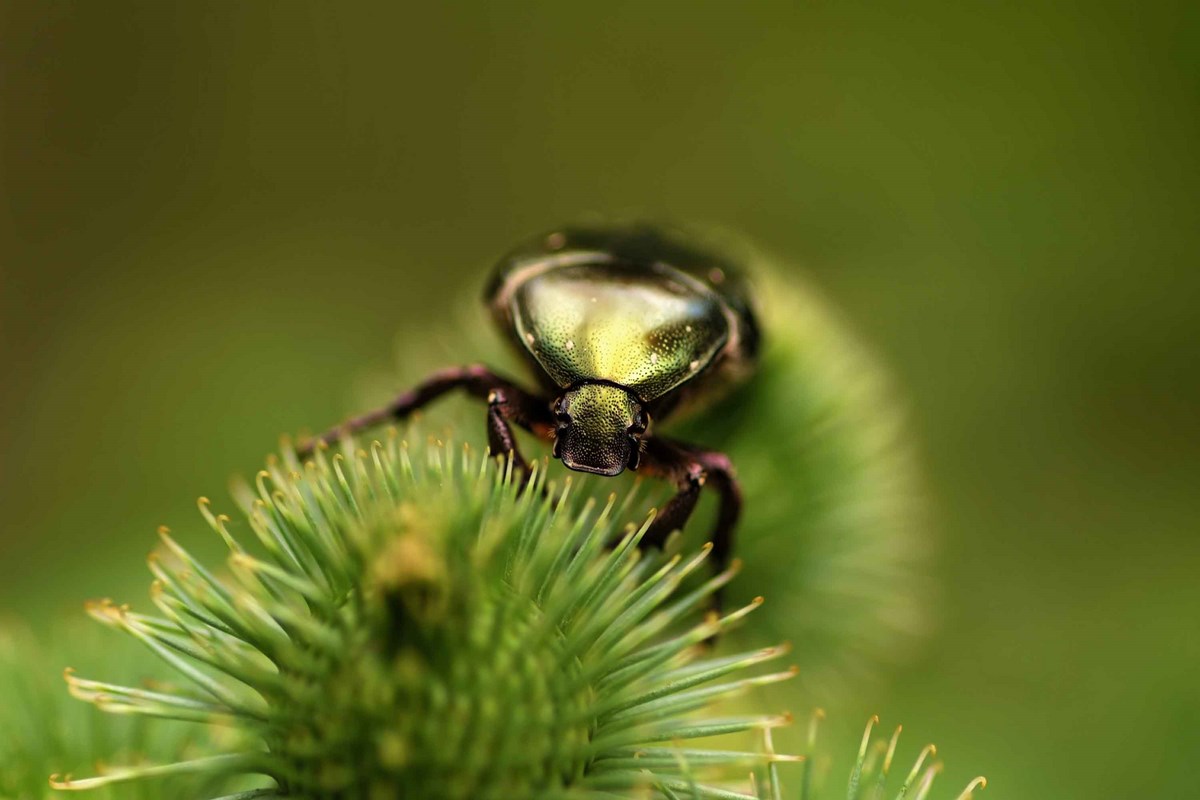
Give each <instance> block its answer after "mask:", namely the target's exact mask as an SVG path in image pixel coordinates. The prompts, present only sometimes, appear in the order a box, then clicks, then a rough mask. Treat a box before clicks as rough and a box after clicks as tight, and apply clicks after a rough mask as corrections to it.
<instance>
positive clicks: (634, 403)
mask: <svg viewBox="0 0 1200 800" xmlns="http://www.w3.org/2000/svg"><path fill="white" fill-rule="evenodd" d="M554 417H555V420H556V423H557V427H556V430H555V438H554V457H555V458H558V459H561V460H562V462H563V464H565V465H566V466H567V467H568V468H569V469H573V470H577V471H579V472H593V473H595V474H597V475H608V476H612V475H620V474H621V472H622V471H624V469H625V468H626V467H629V468H630V469H636V468H637V465H638V459H639V457H640V455H641V436H642V434H643V433H645V432H646V425H647V424H648V422H649V420H648V419H647V416H646V412H645V411H644V410H643V409H642V404H641V403H640V402H638V400H637V398H636V397H634V396H633V395H632V394H630V393H629V392H628V391H626V390H625V389H622V388H621V387H619V386H613V385H612V384H607V383H585V384H583V385H581V386H577V387H576V388H574V389H571V390H570V391H567V392H565V393H564V394H563V395H562V396H561V397H559V398H558V400H556V401H555V402H554Z"/></svg>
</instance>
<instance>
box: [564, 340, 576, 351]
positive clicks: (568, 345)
mask: <svg viewBox="0 0 1200 800" xmlns="http://www.w3.org/2000/svg"><path fill="white" fill-rule="evenodd" d="M563 347H565V348H567V349H568V350H574V349H575V340H574V339H567V342H566V344H564V345H563Z"/></svg>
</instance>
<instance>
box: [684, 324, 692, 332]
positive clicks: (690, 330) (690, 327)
mask: <svg viewBox="0 0 1200 800" xmlns="http://www.w3.org/2000/svg"><path fill="white" fill-rule="evenodd" d="M683 329H684V330H685V331H687V332H688V333H691V332H692V326H691V325H685V326H684V328H683Z"/></svg>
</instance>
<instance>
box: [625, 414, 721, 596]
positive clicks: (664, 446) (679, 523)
mask: <svg viewBox="0 0 1200 800" xmlns="http://www.w3.org/2000/svg"><path fill="white" fill-rule="evenodd" d="M639 470H646V471H647V472H649V473H650V474H652V475H657V476H659V477H662V478H665V479H667V480H669V481H671V482H673V483H674V484H675V485H676V487H678V489H679V493H678V494H676V495H675V496H674V497H672V498H671V500H670V501H669V502H668V503H667V504H666V505H665V506H664V507H663V508H662V511H661V513H659V515H658V516H657V517H655V518H654V522H652V523H650V529H649V530H648V531H646V535H645V537H644V538H643V539H642V542H643V544H646V545H650V546H653V547H662V545H663V543H664V542H665V541H666V539H667V536H669V535H670V534H671V531H674V530H677V529H679V528H682V527H683V525H684V523H686V522H687V520H688V517H690V516H691V514H692V511H693V510H695V508H696V501H697V500H698V499H699V497H700V489H701V487H703V486H709V487H711V488H713V489H716V491H717V493H718V494H719V496H720V504H719V507H718V509H717V521H716V524H715V525H714V526H713V530H712V544H713V566H714V568H715V570H716V571H717V572H720V571H722V570H724V569H725V567H727V566H728V565H729V559H730V555H731V553H732V549H733V532H734V529H735V528H736V527H737V521H738V517H739V516H741V511H742V493H741V489H739V487H738V484H737V480H736V479H735V478H734V477H733V465H732V464H731V463H730V462H729V457H728V456H726V455H725V454H724V453H715V452H712V451H708V450H698V449H695V448H692V447H689V446H688V445H684V444H680V443H678V442H672V441H670V440H668V439H657V438H651V439H649V440H648V441H647V442H646V449H645V451H644V452H643V453H642V461H641V464H640V465H639Z"/></svg>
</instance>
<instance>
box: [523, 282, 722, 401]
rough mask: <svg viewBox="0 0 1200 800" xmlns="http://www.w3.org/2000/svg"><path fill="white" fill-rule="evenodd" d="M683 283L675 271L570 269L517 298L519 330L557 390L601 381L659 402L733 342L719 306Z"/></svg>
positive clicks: (528, 287)
mask: <svg viewBox="0 0 1200 800" xmlns="http://www.w3.org/2000/svg"><path fill="white" fill-rule="evenodd" d="M684 280H685V278H684V276H683V275H681V274H680V273H678V271H676V270H673V269H670V268H669V267H657V268H653V269H649V270H646V269H637V268H633V267H627V266H622V265H612V264H602V265H591V264H583V265H577V266H570V267H564V268H562V269H557V270H553V271H550V272H545V273H543V274H541V275H538V276H536V277H533V278H531V279H529V280H527V281H525V282H524V283H523V284H522V285H521V286H520V287H519V288H518V289H517V290H516V291H515V292H514V293H513V300H512V314H513V322H514V324H515V326H516V332H517V335H518V336H519V337H520V338H521V341H522V342H524V344H525V346H526V348H527V349H528V350H529V352H530V354H531V355H533V357H534V358H535V359H537V361H538V363H539V364H541V366H542V368H543V369H545V370H546V373H547V374H548V375H549V376H550V377H551V379H553V380H554V382H555V383H557V384H558V385H559V386H562V387H567V386H573V385H575V384H578V383H580V382H582V381H588V380H597V379H599V380H604V381H609V382H612V383H615V384H618V385H620V386H624V387H626V388H627V389H630V390H632V391H633V392H634V393H635V394H636V395H637V396H638V397H639V398H640V399H642V400H644V401H648V400H653V399H655V398H657V397H661V396H662V395H664V394H666V393H667V392H669V391H670V390H671V389H674V388H675V387H676V386H678V385H679V384H681V383H683V382H684V381H686V380H687V379H688V378H690V377H692V376H693V375H695V374H697V373H698V372H700V371H701V370H702V369H703V368H704V367H707V366H708V364H709V362H711V361H712V359H713V357H714V356H715V355H716V354H717V353H718V352H719V351H720V349H721V348H722V347H723V346H724V345H725V342H726V341H727V340H728V338H729V326H728V324H727V322H726V320H725V315H724V314H723V313H722V310H721V304H720V300H719V299H718V298H717V297H716V295H714V294H713V293H712V292H710V291H708V290H707V289H705V288H704V287H703V286H700V285H698V284H696V283H695V282H694V281H687V283H686V284H685V283H684ZM688 284H690V285H688Z"/></svg>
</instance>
